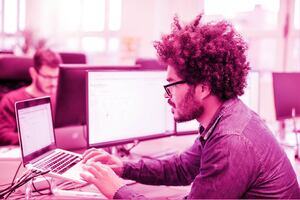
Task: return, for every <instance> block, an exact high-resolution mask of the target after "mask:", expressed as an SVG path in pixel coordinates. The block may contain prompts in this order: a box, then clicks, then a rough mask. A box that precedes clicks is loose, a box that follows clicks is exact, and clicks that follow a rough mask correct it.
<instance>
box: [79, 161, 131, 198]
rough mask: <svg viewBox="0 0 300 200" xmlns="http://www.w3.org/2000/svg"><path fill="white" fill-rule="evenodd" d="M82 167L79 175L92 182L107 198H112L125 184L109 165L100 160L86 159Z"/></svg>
mask: <svg viewBox="0 0 300 200" xmlns="http://www.w3.org/2000/svg"><path fill="white" fill-rule="evenodd" d="M82 167H83V172H82V173H81V174H80V176H81V177H82V178H83V179H84V180H86V181H87V182H88V183H91V184H94V185H95V186H96V187H97V188H98V190H99V191H100V192H101V193H102V194H104V195H105V196H106V197H107V198H109V199H112V198H113V197H114V195H115V193H116V192H117V191H118V189H119V188H121V187H122V186H123V185H125V183H124V181H123V179H121V178H120V177H119V176H118V175H117V174H115V172H114V171H113V170H112V169H111V168H110V167H109V166H107V165H103V164H101V163H100V162H93V161H88V162H87V164H85V165H83V166H82Z"/></svg>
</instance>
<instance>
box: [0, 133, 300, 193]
mask: <svg viewBox="0 0 300 200" xmlns="http://www.w3.org/2000/svg"><path fill="white" fill-rule="evenodd" d="M196 137H197V135H186V136H178V137H168V138H161V139H156V140H149V141H144V142H141V143H140V144H138V145H137V146H136V147H134V148H133V149H132V155H131V158H129V159H135V158H136V156H137V155H150V156H158V157H159V156H161V155H163V154H162V153H165V152H167V153H170V152H180V151H183V150H184V149H186V148H187V147H189V146H191V145H192V144H193V142H194V140H195V138H196ZM283 148H284V149H285V151H286V153H287V155H288V157H289V159H290V161H291V163H292V165H293V167H294V169H295V172H296V174H297V178H298V182H300V160H296V159H295V158H294V153H295V148H294V147H290V146H283ZM1 151H2V152H3V151H7V149H5V150H3V149H2V150H1V148H0V185H2V184H5V183H9V182H11V180H12V178H13V176H14V174H15V172H16V169H17V167H18V165H19V164H20V162H21V160H20V157H19V158H16V157H14V158H13V159H9V158H7V156H4V157H3V156H2V157H1ZM15 151H17V150H15ZM13 154H15V152H14V153H13ZM24 170H25V169H24V168H22V167H21V172H20V173H19V175H21V174H22V171H24ZM130 187H131V188H133V189H134V190H135V191H137V192H139V193H141V194H144V195H145V196H146V197H149V198H160V199H161V198H162V197H163V198H168V199H180V198H182V197H184V196H185V195H187V194H188V192H189V190H190V186H187V187H173V186H172V187H170V186H149V185H143V184H137V183H136V184H132V185H130ZM12 197H14V196H12ZM15 197H18V196H15ZM19 197H20V195H19ZM49 198H50V199H80V198H82V197H61V196H60V197H58V196H48V195H46V196H40V197H39V199H49Z"/></svg>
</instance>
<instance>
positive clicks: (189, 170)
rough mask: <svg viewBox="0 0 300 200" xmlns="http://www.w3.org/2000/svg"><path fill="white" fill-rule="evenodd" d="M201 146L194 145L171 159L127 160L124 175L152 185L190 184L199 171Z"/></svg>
mask: <svg viewBox="0 0 300 200" xmlns="http://www.w3.org/2000/svg"><path fill="white" fill-rule="evenodd" d="M200 159H201V146H200V145H199V139H196V141H195V143H194V144H193V146H192V147H190V148H189V149H187V150H186V151H184V152H183V153H181V154H179V155H174V156H172V157H171V158H169V159H163V160H156V159H149V160H148V159H147V160H140V161H139V162H137V163H132V162H125V163H124V169H123V174H122V177H123V178H125V179H131V180H135V181H137V182H140V183H143V184H151V185H173V186H175V185H189V184H190V183H191V182H192V181H193V180H194V178H195V177H196V175H197V174H198V173H199V168H200Z"/></svg>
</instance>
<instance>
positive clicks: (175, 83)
mask: <svg viewBox="0 0 300 200" xmlns="http://www.w3.org/2000/svg"><path fill="white" fill-rule="evenodd" d="M183 83H186V81H184V80H181V81H176V82H174V83H170V84H167V85H164V88H165V90H166V93H167V94H168V96H169V97H170V96H172V93H171V90H170V87H171V86H175V85H178V84H183Z"/></svg>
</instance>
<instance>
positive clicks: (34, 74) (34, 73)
mask: <svg viewBox="0 0 300 200" xmlns="http://www.w3.org/2000/svg"><path fill="white" fill-rule="evenodd" d="M29 74H30V77H31V79H32V81H34V80H35V79H36V76H37V72H36V70H35V69H34V67H30V68H29Z"/></svg>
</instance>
